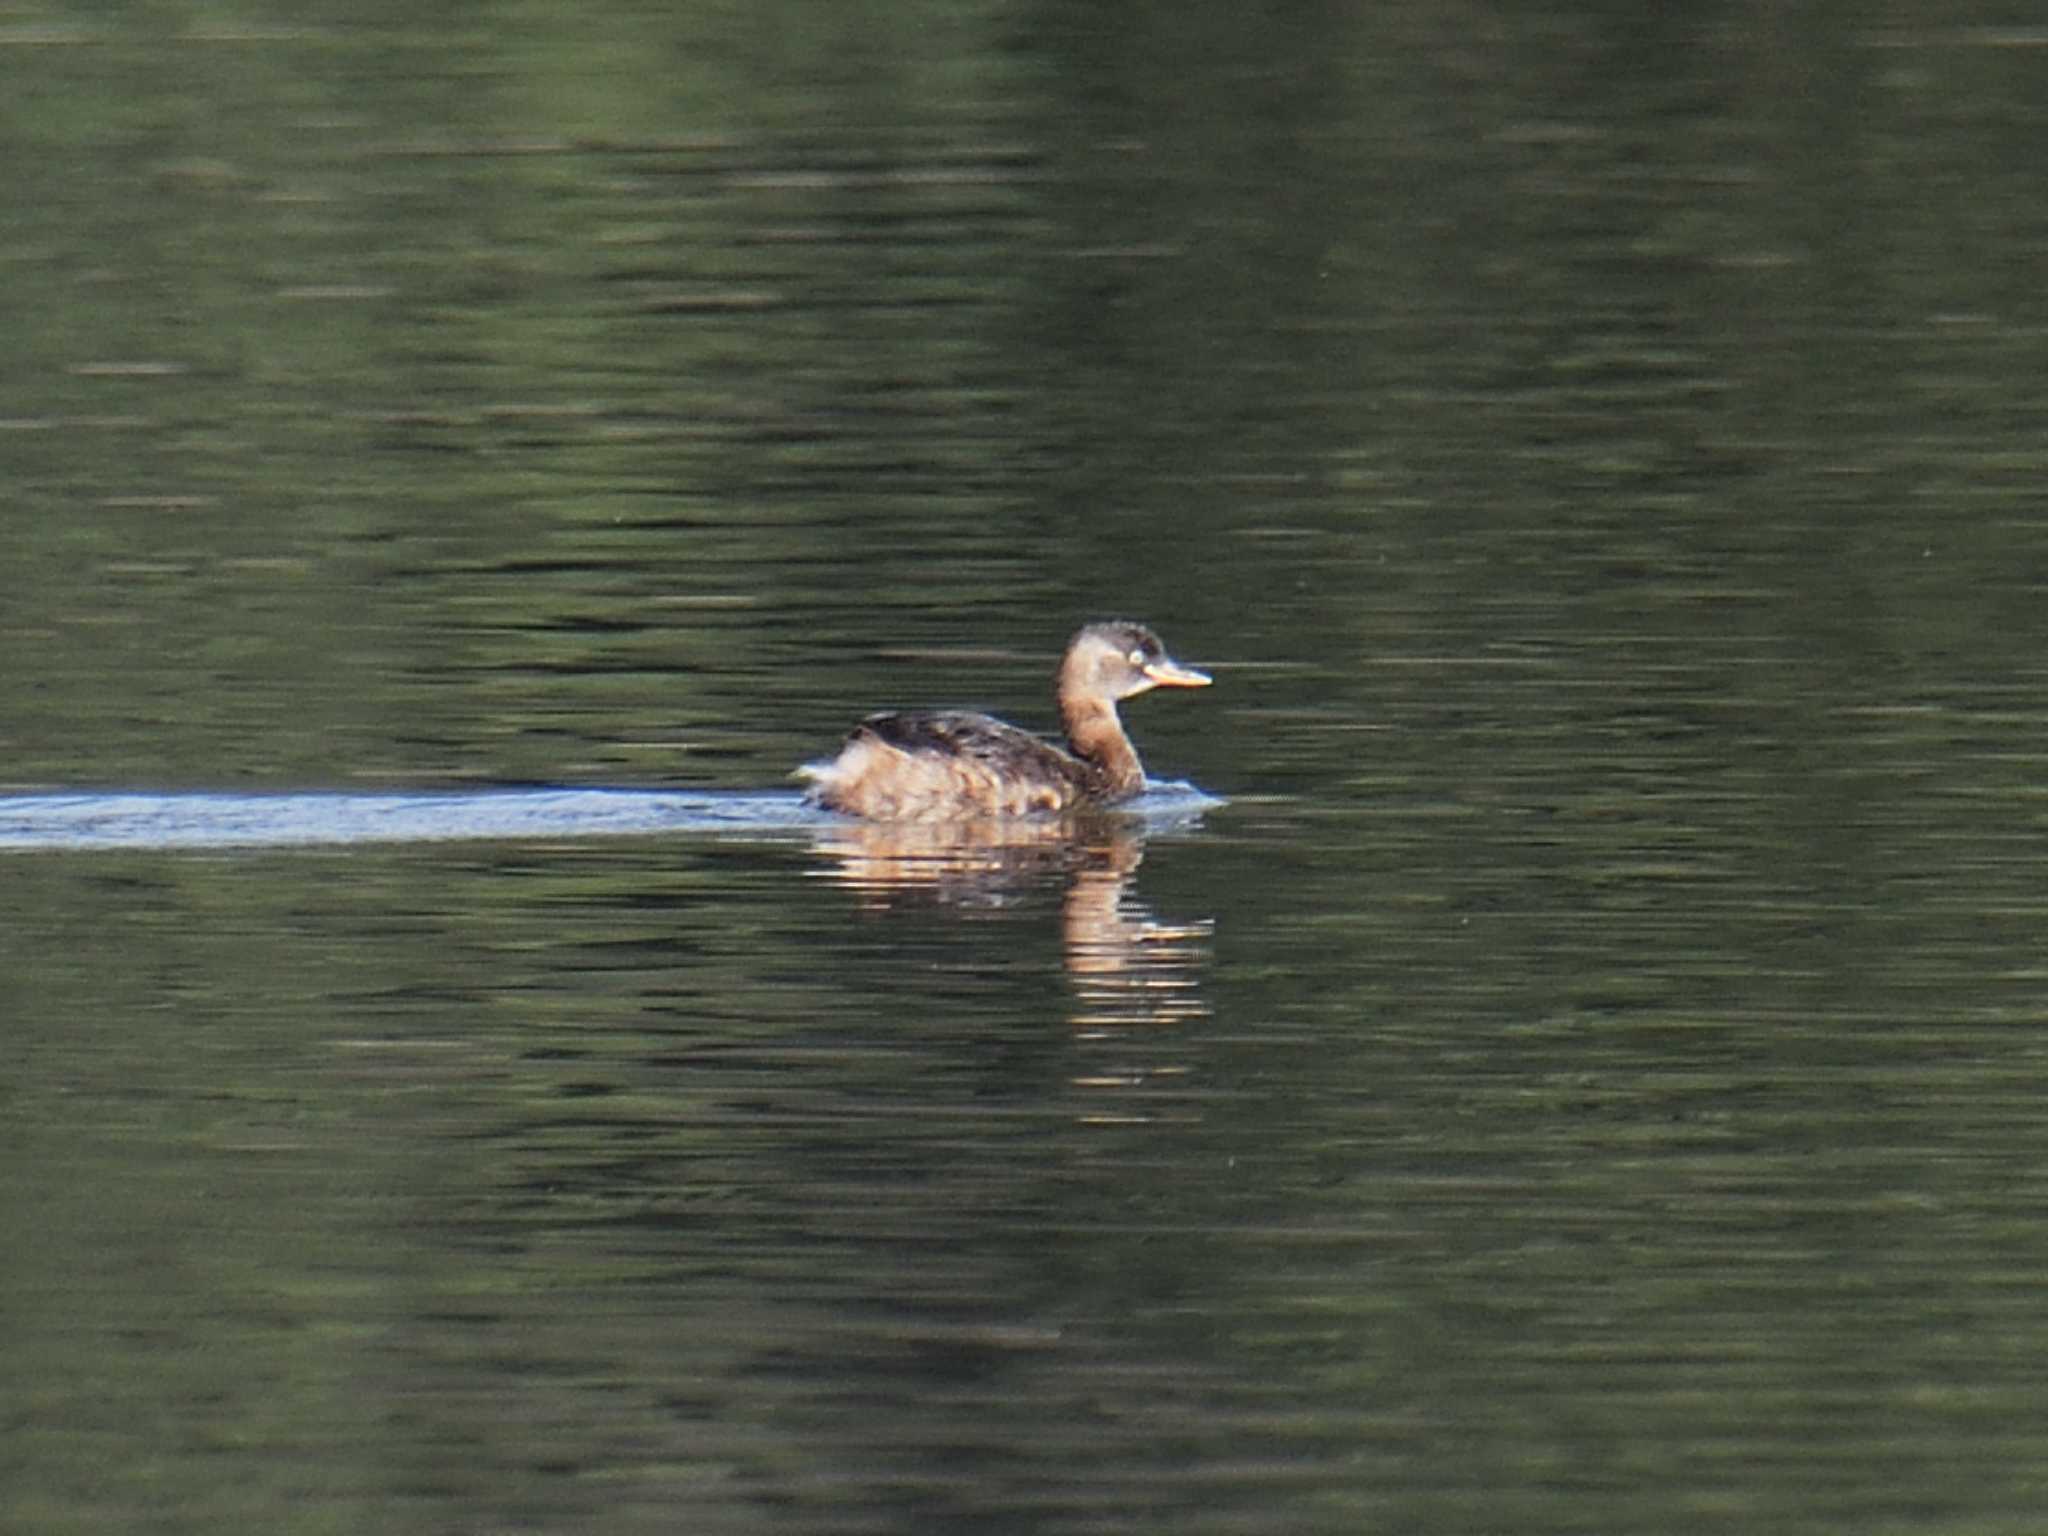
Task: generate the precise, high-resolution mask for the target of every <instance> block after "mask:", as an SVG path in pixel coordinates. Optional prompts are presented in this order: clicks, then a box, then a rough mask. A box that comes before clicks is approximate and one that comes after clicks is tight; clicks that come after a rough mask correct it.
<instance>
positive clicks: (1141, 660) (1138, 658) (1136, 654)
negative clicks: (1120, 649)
mask: <svg viewBox="0 0 2048 1536" xmlns="http://www.w3.org/2000/svg"><path fill="white" fill-rule="evenodd" d="M1125 659H1126V660H1128V661H1129V662H1130V664H1131V665H1132V666H1134V667H1142V666H1144V665H1145V653H1144V652H1143V651H1133V652H1131V654H1130V655H1129V656H1128V657H1127V658H1125Z"/></svg>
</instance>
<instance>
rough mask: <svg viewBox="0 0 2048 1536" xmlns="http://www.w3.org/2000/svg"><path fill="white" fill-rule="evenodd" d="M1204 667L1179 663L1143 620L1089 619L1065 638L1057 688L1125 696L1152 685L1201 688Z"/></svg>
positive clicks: (1204, 679) (1206, 680)
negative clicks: (1096, 621) (1200, 669)
mask: <svg viewBox="0 0 2048 1536" xmlns="http://www.w3.org/2000/svg"><path fill="white" fill-rule="evenodd" d="M1210 681H1211V679H1210V677H1209V674H1208V673H1206V672H1197V671H1196V670H1195V669H1194V668H1193V667H1184V666H1182V665H1181V664H1180V663H1179V662H1177V661H1175V660H1174V659H1173V658H1172V657H1171V656H1169V655H1167V654H1166V647H1165V646H1163V645H1161V644H1160V643H1159V637H1158V636H1157V635H1155V634H1153V633H1152V631H1151V630H1149V629H1147V628H1146V627H1145V626H1144V625H1142V624H1129V623H1125V622H1124V621H1122V620H1120V619H1119V620H1113V621H1111V622H1109V623H1105V624H1090V625H1089V626H1088V627H1087V628H1085V629H1083V630H1081V631H1080V633H1078V634H1076V635H1075V636H1074V638H1073V639H1072V640H1070V641H1068V642H1067V657H1066V660H1065V661H1064V662H1062V663H1061V664H1060V692H1061V693H1062V694H1063V695H1064V694H1069V693H1075V692H1083V693H1091V694H1094V695H1096V696H1097V697H1099V698H1104V699H1111V700H1115V699H1128V698H1130V697H1131V696H1132V695H1134V694H1140V693H1146V692H1149V691H1150V690H1151V689H1154V688H1206V687H1208V686H1209V683H1210Z"/></svg>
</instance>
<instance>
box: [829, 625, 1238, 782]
mask: <svg viewBox="0 0 2048 1536" xmlns="http://www.w3.org/2000/svg"><path fill="white" fill-rule="evenodd" d="M1208 685H1209V677H1208V675H1207V674H1206V673H1202V672H1197V671H1195V670H1194V669H1193V668H1192V667H1184V666H1182V665H1180V663H1178V662H1176V661H1175V660H1174V659H1173V658H1172V657H1171V656H1169V655H1167V654H1166V647H1164V646H1163V645H1161V644H1160V643H1159V637H1158V636H1157V635H1155V634H1153V633H1152V631H1151V630H1149V629H1147V628H1145V626H1144V625H1142V624H1126V623H1122V622H1115V623H1108V624H1090V625H1089V626H1088V627H1087V628H1085V629H1083V630H1081V631H1080V632H1079V633H1078V634H1076V635H1075V636H1074V638H1073V639H1072V640H1070V641H1068V642H1067V653H1066V655H1065V657H1063V658H1062V659H1061V661H1060V672H1059V686H1058V693H1059V701H1060V723H1061V724H1062V725H1063V726H1065V727H1066V732H1067V744H1068V746H1069V747H1070V748H1071V749H1072V750H1071V751H1067V752H1062V751H1061V750H1060V749H1059V748H1058V747H1055V746H1053V745H1051V744H1050V743H1048V742H1044V741H1041V740H1039V739H1038V738H1037V737H1036V736H1034V735H1032V734H1031V733H1030V732H1029V731H1020V730H1018V729H1017V727H1016V726H1014V725H1005V724H1004V723H1003V722H1002V721H1000V720H996V719H992V718H990V717H989V716H987V715H975V714H966V713H961V712H958V711H946V712H943V713H937V714H923V713H920V714H895V713H891V714H882V715H869V716H868V717H867V719H865V720H863V721H861V723H860V724H859V725H857V726H855V727H854V728H853V733H852V734H851V735H850V736H848V737H847V738H846V745H845V746H843V747H841V748H840V749H839V755H838V756H837V757H835V758H833V759H832V760H831V761H830V762H822V763H806V764H805V765H804V766H803V767H801V768H799V769H797V775H798V777H800V778H806V779H809V780H810V781H811V788H810V790H809V791H808V793H809V795H810V797H811V799H812V800H814V801H816V802H817V803H818V804H819V805H822V806H824V807H826V808H827V809H828V810H834V811H845V812H846V813H848V814H849V815H853V816H865V817H867V818H868V819H870V820H872V821H944V820H951V819H956V818H960V817H968V816H1027V815H1031V814H1033V813H1041V812H1056V811H1067V810H1073V809H1077V808H1079V807H1082V806H1090V805H1110V804H1114V803H1115V802H1116V801H1119V800H1127V799H1129V798H1130V797H1131V796H1132V795H1135V794H1137V793H1138V791H1139V790H1141V789H1143V788H1144V787H1145V769H1144V766H1143V765H1142V764H1141V763H1139V761H1138V754H1137V753H1136V752H1135V751H1134V750H1133V749H1132V747H1131V739H1130V737H1128V736H1126V735H1125V734H1124V728H1123V723H1122V722H1121V721H1119V720H1118V719H1117V717H1116V702H1117V700H1118V699H1128V698H1131V697H1132V696H1133V695H1135V694H1140V693H1146V692H1149V691H1150V690H1152V689H1154V688H1206V687H1207V686H1208Z"/></svg>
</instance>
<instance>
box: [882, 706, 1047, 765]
mask: <svg viewBox="0 0 2048 1536" xmlns="http://www.w3.org/2000/svg"><path fill="white" fill-rule="evenodd" d="M861 736H869V737H872V738H873V739H874V740H876V741H879V742H881V743H882V744H883V745H884V746H890V747H894V748H895V749H896V750H897V751H899V752H917V753H927V754H931V755H934V756H938V757H967V758H973V759H975V760H976V761H979V762H988V763H1014V762H1017V761H1019V760H1020V759H1028V758H1034V757H1037V756H1039V755H1040V754H1044V753H1054V754H1056V755H1060V756H1064V755H1065V754H1063V753H1059V752H1058V749H1057V748H1055V747H1053V746H1051V745H1050V744H1049V743H1047V742H1045V741H1043V740H1041V739H1040V738H1038V737H1036V736H1034V735H1032V734H1031V733H1030V732H1029V731H1024V730H1019V729H1018V728H1017V727H1016V726H1014V725H1006V724H1005V723H1004V722H1002V721H1001V720H998V719H996V718H995V717H994V716H993V715H977V714H973V713H971V712H969V711H967V710H952V709H949V710H936V711H934V710H918V711H915V712H911V711H893V710H892V711H890V712H888V713H886V714H880V715H869V716H868V717H867V719H865V720H863V721H861V723H860V724H859V725H857V726H855V727H854V731H853V737H854V738H858V737H861Z"/></svg>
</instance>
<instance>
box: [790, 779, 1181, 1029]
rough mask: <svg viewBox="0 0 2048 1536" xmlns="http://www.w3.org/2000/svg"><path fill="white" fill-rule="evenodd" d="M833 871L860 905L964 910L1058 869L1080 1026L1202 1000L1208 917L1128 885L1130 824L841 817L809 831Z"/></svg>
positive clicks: (1171, 1010)
mask: <svg viewBox="0 0 2048 1536" xmlns="http://www.w3.org/2000/svg"><path fill="white" fill-rule="evenodd" d="M814 846H815V847H817V848H818V850H819V851H820V852H823V853H826V854H829V855H831V857H832V858H833V860H834V867H833V868H832V869H831V870H830V871H829V874H830V876H831V878H832V879H833V880H835V881H836V882H837V883H839V884H840V885H843V886H845V887H847V888H848V889H849V890H852V891H854V892H856V893H857V894H858V895H859V896H860V898H861V900H862V902H863V904H865V905H867V906H870V907H873V908H887V907H889V906H891V905H894V904H896V903H897V902H900V901H904V900H923V901H926V902H929V903H934V904H938V905H943V906H953V907H959V908H962V909H968V910H971V909H974V908H987V907H992V906H1002V905H1005V904H1007V903H1008V902H1010V901H1012V900H1015V899H1016V898H1017V897H1018V896H1019V895H1020V894H1022V893H1024V892H1027V891H1030V890H1033V889H1040V888H1043V887H1045V886H1046V885H1047V884H1049V883H1050V882H1051V881H1052V880H1054V879H1057V878H1059V877H1061V876H1064V878H1065V880H1066V888H1065V891H1064V893H1063V895H1062V898H1061V906H1060V933H1061V939H1062V947H1063V951H1064V960H1065V966H1066V972H1067V977H1068V980H1069V982H1070V984H1071V985H1072V987H1073V990H1074V1009H1073V1012H1072V1014H1071V1015H1070V1018H1071V1021H1072V1023H1073V1025H1074V1027H1075V1028H1076V1029H1077V1030H1079V1031H1081V1032H1082V1033H1083V1034H1084V1035H1086V1034H1099V1033H1102V1032H1105V1031H1109V1030H1115V1029H1126V1028H1129V1027H1131V1026H1134V1025H1160V1024H1178V1023H1181V1022H1183V1021H1185V1020H1188V1019H1192V1018H1199V1017H1201V1016H1202V1015H1203V1014H1205V1013H1206V1012H1207V1011H1208V1010H1207V1008H1206V1007H1205V1005H1204V1004H1203V1002H1202V997H1201V986H1200V980H1199V977H1198V974H1197V973H1198V971H1199V968H1200V967H1201V965H1202V964H1203V963H1204V961H1205V960H1206V959H1207V957H1208V940H1209V937H1210V935H1211V934H1212V932H1213V931H1214V924H1213V923H1212V922H1210V921H1209V920H1207V919H1202V920H1199V921H1195V922H1190V923H1169V922H1162V921H1160V920H1159V919H1158V918H1156V917H1154V916H1153V915H1152V913H1151V911H1150V909H1148V908H1147V907H1146V906H1145V905H1144V904H1143V903H1142V902H1141V901H1139V900H1138V899H1137V896H1136V894H1135V892H1134V890H1133V879H1132V877H1133V876H1134V875H1135V873H1136V872H1137V868H1138V865H1139V864H1140V863H1142V862H1143V860H1144V857H1145V846H1144V839H1143V837H1142V836H1141V835H1140V833H1139V831H1138V829H1137V828H1136V826H1135V825H1129V824H1122V823H1118V822H1116V821H1113V820H1109V819H1105V820H1103V821H1101V822H1099V823H1095V824H1091V825H1087V826H1076V825H1074V824H1073V823H1072V822H1070V821H1068V822H1060V821H1048V822H1033V821H1029V820H1023V819H1009V820H999V819H991V820H981V821H971V820H970V821H957V822H938V823H875V822H848V823H847V824H845V825H844V826H835V827H832V828H829V829H827V830H824V831H821V832H820V833H819V834H818V837H817V840H816V842H815V844H814Z"/></svg>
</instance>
